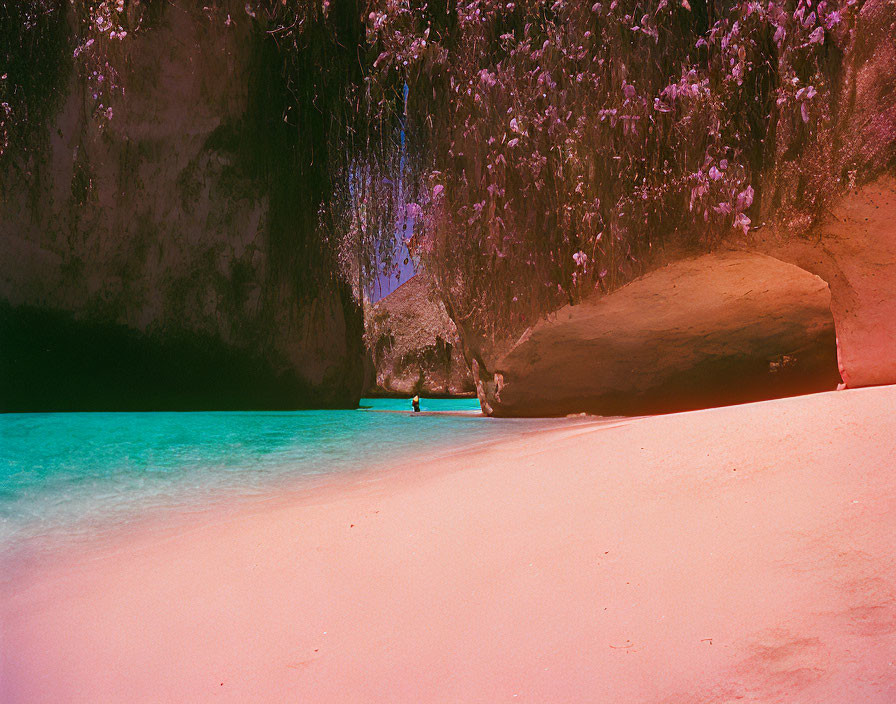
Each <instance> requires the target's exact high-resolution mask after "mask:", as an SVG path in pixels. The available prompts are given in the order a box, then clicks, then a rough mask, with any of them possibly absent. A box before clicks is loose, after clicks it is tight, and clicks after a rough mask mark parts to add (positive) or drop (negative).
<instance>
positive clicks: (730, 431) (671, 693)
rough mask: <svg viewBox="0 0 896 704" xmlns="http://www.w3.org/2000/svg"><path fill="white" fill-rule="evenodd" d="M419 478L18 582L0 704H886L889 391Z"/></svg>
mask: <svg viewBox="0 0 896 704" xmlns="http://www.w3.org/2000/svg"><path fill="white" fill-rule="evenodd" d="M420 459H421V461H420V462H419V463H418V464H416V465H413V466H404V467H394V468H388V469H384V470H382V471H379V472H376V473H371V474H366V475H363V476H361V477H355V478H354V479H352V480H346V481H345V482H343V483H341V484H334V485H332V486H328V487H326V488H324V489H319V490H316V491H314V492H312V493H305V494H298V495H290V496H278V497H275V498H272V499H271V500H268V501H261V502H257V503H254V504H252V505H249V506H241V507H240V508H238V509H231V510H224V509H221V510H217V511H214V512H211V513H206V514H203V515H199V516H196V517H194V518H193V519H189V520H186V519H185V520H180V521H177V522H175V523H173V524H165V525H155V524H154V523H153V522H152V521H149V522H147V523H146V524H145V525H142V526H141V527H140V528H139V529H133V530H131V531H129V532H128V533H127V534H125V535H121V536H120V537H118V538H117V539H116V540H115V542H114V544H113V545H109V544H105V543H104V544H103V545H96V546H94V547H91V548H86V549H84V550H80V551H78V553H76V554H69V555H66V556H64V558H62V559H60V560H57V561H56V562H55V563H54V564H51V565H47V564H42V565H35V566H31V567H28V568H27V569H25V568H23V569H21V570H20V571H19V572H18V573H17V574H16V575H15V576H14V577H13V578H12V579H11V580H9V581H8V582H7V584H6V586H4V587H3V590H4V591H3V593H2V600H0V625H2V630H0V637H2V640H0V650H2V661H0V700H2V701H3V702H6V703H8V704H18V703H24V702H28V703H38V702H53V703H57V702H90V703H91V704H94V703H96V702H205V701H224V702H338V703H340V704H347V703H350V702H599V703H615V702H620V703H626V704H636V703H641V702H643V703H645V704H646V703H650V704H654V703H656V704H659V703H661V702H665V703H669V704H683V703H694V704H696V703H700V702H705V703H710V702H712V703H716V702H719V703H722V702H735V701H738V702H740V701H743V702H763V704H773V703H775V702H788V703H790V702H794V703H796V702H800V703H803V702H807V703H808V702H812V703H817V702H824V703H826V704H840V703H842V704H847V703H848V704H854V703H858V702H862V703H864V704H891V703H892V702H894V701H896V472H894V470H896V387H880V388H868V389H858V390H849V391H842V392H831V393H824V394H817V395H811V396H803V397H798V398H790V399H784V400H778V401H770V402H764V403H755V404H750V405H745V406H735V407H729V408H720V409H712V410H705V411H697V412H691V413H682V414H676V415H668V416H658V417H649V418H641V419H632V420H624V421H620V422H617V423H606V422H604V423H600V422H595V423H593V424H583V425H578V426H575V427H570V428H565V429H560V430H548V431H543V432H538V433H533V434H529V435H526V436H524V437H522V438H517V439H515V440H513V441H505V442H500V443H495V444H492V445H490V446H488V447H485V448H481V449H477V450H475V451H471V452H466V453H462V454H457V455H456V456H454V457H452V458H450V459H445V460H438V461H429V460H427V458H420Z"/></svg>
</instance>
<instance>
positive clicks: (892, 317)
mask: <svg viewBox="0 0 896 704" xmlns="http://www.w3.org/2000/svg"><path fill="white" fill-rule="evenodd" d="M857 7H859V9H858V11H857V19H856V25H855V29H854V31H852V33H851V34H850V35H849V38H848V40H847V41H845V42H844V44H843V45H842V50H838V53H837V54H836V56H832V64H831V65H832V67H834V68H832V70H831V71H830V74H829V80H830V81H831V82H832V90H833V95H834V96H835V97H836V100H835V103H836V104H835V106H834V107H835V110H834V113H833V114H832V116H831V119H830V121H829V122H828V123H826V124H825V125H824V126H823V127H820V128H819V130H818V132H817V134H816V135H815V136H814V137H813V139H812V140H808V139H806V140H803V142H802V143H801V144H799V145H797V146H798V147H799V148H788V149H781V150H780V153H778V154H775V155H773V156H771V157H769V161H768V162H767V163H764V164H762V165H761V166H762V168H761V170H760V173H762V174H763V178H762V179H761V180H762V185H761V188H760V189H758V190H757V194H758V195H757V205H756V206H755V207H754V210H753V211H751V215H752V216H753V219H754V221H755V222H754V227H753V228H751V229H750V231H749V232H748V233H747V234H745V236H743V237H741V236H739V235H738V236H735V235H731V234H729V235H728V236H726V237H724V238H722V240H721V241H720V242H717V243H715V244H714V245H713V246H712V247H711V248H709V249H712V250H714V251H715V252H716V254H713V255H709V256H702V257H701V256H700V255H703V254H705V252H706V249H707V248H704V249H703V251H700V248H699V247H698V246H695V245H694V244H693V243H691V244H690V245H687V244H685V246H674V245H673V246H669V247H668V248H656V251H655V252H654V253H653V255H651V257H650V258H648V259H647V260H645V261H644V262H642V266H643V269H642V271H643V276H642V277H641V278H638V279H636V280H634V281H633V282H632V283H629V284H628V285H627V286H624V287H623V288H621V289H619V290H617V291H615V292H613V293H611V294H609V295H607V296H606V297H605V298H604V299H601V298H600V297H599V296H598V297H592V298H586V300H585V301H584V302H583V303H582V304H581V305H579V306H568V307H564V308H562V309H560V310H559V311H554V312H553V313H551V314H548V315H545V316H543V317H542V319H541V320H539V321H538V322H537V323H535V324H534V325H531V326H529V327H527V328H526V329H524V330H522V331H520V332H517V333H516V334H513V335H503V336H502V335H498V336H494V337H489V335H488V334H485V333H483V332H482V331H481V330H474V329H473V328H472V326H470V325H468V324H465V323H464V322H462V321H464V319H465V318H466V317H468V316H467V315H465V314H466V313H467V311H463V310H456V309H454V308H453V307H452V305H451V303H452V301H451V296H450V292H447V293H446V300H447V302H448V304H449V310H451V313H452V317H453V318H454V319H455V320H456V321H461V323H460V324H459V325H458V330H459V334H460V337H461V340H462V343H463V348H464V351H465V355H466V357H467V359H468V360H469V361H470V365H471V368H472V371H473V375H474V379H475V382H476V386H477V392H478V395H479V397H480V400H481V402H482V405H483V409H484V410H485V411H486V412H488V413H494V414H499V415H535V414H539V413H547V414H563V413H575V412H580V411H593V412H599V413H645V412H653V411H657V410H676V409H681V408H696V407H699V406H706V405H714V404H718V403H731V402H736V401H746V400H756V399H760V398H771V397H774V396H778V395H783V394H785V393H798V392H800V391H809V390H813V389H818V390H821V389H825V388H832V387H833V386H834V385H835V384H836V382H837V381H838V379H837V374H836V373H835V372H836V370H832V359H833V358H834V354H836V357H837V360H838V362H839V377H840V378H841V379H842V382H843V383H844V384H845V385H846V386H850V387H855V386H868V385H874V384H892V383H896V225H894V223H896V71H894V69H893V66H894V65H896V5H894V4H893V3H892V2H889V1H888V0H868V1H867V2H865V3H863V4H861V6H857ZM778 127H779V130H778V132H779V134H778V137H779V138H780V136H781V132H782V131H784V129H785V128H786V124H785V123H782V124H780V125H779V126H778ZM767 136H768V138H769V139H773V138H774V137H775V133H774V130H772V131H771V132H770V133H769V135H767ZM779 141H781V143H782V144H785V143H786V142H785V141H784V140H780V139H779ZM760 203H761V204H760ZM818 204H823V208H822V210H823V214H821V215H820V217H816V219H815V220H814V221H813V220H812V218H811V217H810V216H809V214H808V211H810V210H811V209H812V208H813V207H815V206H817V205H818ZM731 249H735V250H739V251H740V253H739V254H731V253H726V251H728V250H731ZM760 255H762V256H760ZM764 255H768V256H770V257H774V258H775V259H776V260H778V261H774V260H771V259H769V258H768V256H764ZM695 257H700V258H695ZM731 257H737V258H739V259H738V261H740V264H738V267H737V269H738V271H739V272H740V273H739V274H738V275H737V276H734V277H731V276H730V274H732V273H733V272H732V270H730V269H728V265H727V264H725V262H730V261H733V260H731V259H730V258H731ZM567 266H569V267H572V262H569V263H568V264H567ZM663 267H665V268H663ZM717 267H718V270H716V268H717ZM812 275H817V277H819V278H815V276H812ZM828 288H829V292H828ZM759 291H765V292H766V295H767V296H768V297H765V298H762V297H760V298H761V300H759V299H755V298H754V297H755V296H757V295H758V293H757V292H759ZM722 303H724V305H723V306H722V307H720V308H717V309H716V308H714V306H717V305H722ZM826 306H830V308H829V310H827V311H825V307H826ZM708 342H711V344H709V346H707V343H708Z"/></svg>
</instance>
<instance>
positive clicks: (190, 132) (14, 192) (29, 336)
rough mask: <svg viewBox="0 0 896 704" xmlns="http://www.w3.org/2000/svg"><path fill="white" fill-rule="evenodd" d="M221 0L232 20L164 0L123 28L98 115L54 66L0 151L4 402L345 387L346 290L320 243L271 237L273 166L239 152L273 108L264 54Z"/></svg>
mask: <svg viewBox="0 0 896 704" xmlns="http://www.w3.org/2000/svg"><path fill="white" fill-rule="evenodd" d="M226 4H227V3H225V5H226ZM229 4H230V5H232V6H233V7H225V8H224V9H225V10H228V9H229V10H230V12H232V14H233V17H235V18H241V20H238V21H236V22H233V23H228V24H227V25H225V24H223V23H222V22H221V21H218V20H221V19H223V17H225V16H226V14H227V13H226V12H225V13H223V14H222V13H220V12H219V13H216V14H210V13H208V12H205V11H203V9H202V8H201V7H199V6H198V5H196V6H195V7H194V6H193V5H190V4H188V5H189V6H188V7H187V6H184V7H181V6H175V5H170V4H166V5H165V8H164V9H163V11H162V12H161V14H160V16H159V17H158V18H157V20H156V22H155V23H154V25H153V26H152V27H151V28H149V29H147V30H145V31H143V32H141V33H140V34H139V35H138V36H135V37H133V38H131V39H129V41H128V42H124V43H122V48H121V51H122V52H125V53H126V55H125V56H123V57H119V60H118V61H117V64H118V65H119V67H120V68H121V81H122V85H123V86H124V88H125V94H124V95H123V96H121V97H120V98H119V99H117V100H116V101H115V102H114V103H113V108H114V117H113V118H112V119H111V120H110V121H109V122H108V123H103V122H99V121H97V120H95V119H94V117H93V116H92V115H91V114H90V112H91V111H90V108H91V106H92V104H93V103H92V100H91V96H90V95H88V92H89V90H90V89H89V88H88V84H87V82H86V81H84V80H83V78H82V77H81V76H79V75H78V74H77V73H76V71H75V68H71V69H70V70H71V71H72V73H71V75H70V76H69V79H68V90H67V94H66V97H65V99H64V101H63V102H62V105H61V108H60V109H59V111H58V113H57V114H56V115H55V117H53V118H52V119H51V121H50V122H49V124H47V125H46V126H45V127H44V128H43V129H42V130H41V133H40V135H39V136H40V140H39V145H40V146H39V148H38V149H36V150H35V151H34V152H33V153H32V154H31V155H29V156H23V157H22V158H15V156H14V158H13V159H11V160H8V161H7V164H6V166H5V167H4V172H3V173H2V174H0V185H2V202H0V253H2V256H0V314H2V315H0V323H2V330H3V340H2V341H0V355H2V382H0V383H2V387H0V403H2V406H3V408H4V409H5V410H14V409H16V408H22V409H32V408H78V407H82V406H84V407H104V408H122V407H129V408H130V407H141V408H142V407H152V408H161V407H178V408H180V407H197V408H213V407H298V406H307V405H312V406H318V405H326V406H331V405H337V406H351V405H354V404H355V403H356V402H357V399H358V398H359V396H360V393H361V387H362V383H363V371H362V353H363V350H362V342H361V334H362V330H361V317H360V313H359V311H358V309H357V306H356V304H355V303H354V301H353V299H352V296H351V292H350V289H349V287H348V286H347V285H345V284H344V282H342V281H340V280H339V278H338V276H336V275H334V273H333V272H332V271H327V270H326V268H327V267H328V266H330V264H329V262H328V260H327V259H326V258H325V257H319V258H317V259H316V260H313V259H312V260H311V261H312V263H311V265H310V266H309V264H308V261H309V260H308V259H307V258H306V259H305V260H304V261H301V260H295V261H293V260H290V258H289V257H283V256H278V255H277V254H276V253H275V249H274V247H273V246H272V244H273V243H274V241H275V240H276V241H277V242H279V243H280V249H279V250H278V251H279V252H281V253H282V252H287V253H288V252H289V251H290V249H291V245H290V244H289V238H290V236H291V234H292V233H290V232H289V231H288V230H289V228H290V226H291V225H290V219H289V218H288V217H287V218H284V217H282V211H281V214H280V215H281V217H278V218H274V217H272V207H271V200H272V198H271V187H270V182H271V181H272V179H270V178H268V179H265V178H260V177H259V173H258V169H257V168H256V169H255V170H254V171H253V169H249V168H247V167H246V165H245V163H244V161H245V159H246V152H247V149H248V150H249V151H251V145H252V143H253V139H254V137H255V136H256V135H257V133H260V132H265V131H266V125H265V122H264V120H265V119H271V120H280V121H282V120H281V116H280V114H279V113H278V112H277V108H278V106H276V105H274V106H266V105H264V104H259V101H261V102H262V103H263V101H264V100H265V99H266V94H265V92H264V91H262V90H259V89H258V88H257V85H256V84H257V83H258V82H259V81H268V82H270V81H272V80H273V81H276V71H272V69H271V67H270V66H265V65H263V64H259V56H260V55H261V52H260V39H259V37H258V36H257V34H255V33H254V32H256V30H254V29H253V28H252V25H251V23H250V22H248V20H247V18H246V16H245V12H244V11H243V9H242V6H241V5H240V3H237V2H231V3H229ZM268 108H270V109H268ZM247 145H248V148H247ZM268 151H269V152H271V153H273V155H274V157H273V158H277V156H278V155H277V150H275V149H274V150H268ZM282 158H284V159H285V158H286V154H285V153H284V154H282ZM265 166H266V168H268V169H269V170H270V169H271V168H273V169H274V170H275V171H276V169H280V170H282V171H283V172H284V173H286V170H287V169H288V167H289V165H288V164H285V163H284V164H273V166H272V165H271V164H270V163H268V164H266V165H265ZM281 195H282V194H281ZM282 203H283V198H282V197H281V199H280V204H281V205H282ZM305 215H307V214H303V213H297V214H296V220H299V219H300V218H303V217H304V216H305ZM312 219H313V218H312ZM284 241H286V242H287V244H286V245H285V246H284V245H283V242H284ZM300 245H301V246H304V247H305V248H306V249H307V248H308V246H309V244H308V242H307V241H305V242H299V243H297V245H296V247H299V246H300ZM315 267H317V270H315ZM108 349H116V350H118V351H119V352H120V355H119V356H118V357H117V358H115V359H109V355H108V354H107V350H108ZM122 357H123V358H122ZM98 360H104V361H103V362H100V361H98ZM110 365H112V366H113V367H114V368H115V369H114V370H113V371H111V372H110ZM185 366H186V367H187V368H184V367H185ZM47 379H56V380H57V381H58V382H59V383H58V385H57V388H56V389H54V388H53V386H54V385H53V384H47V383H46V381H47ZM63 382H65V383H63ZM234 389H238V391H234Z"/></svg>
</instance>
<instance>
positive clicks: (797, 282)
mask: <svg viewBox="0 0 896 704" xmlns="http://www.w3.org/2000/svg"><path fill="white" fill-rule="evenodd" d="M483 361H484V362H485V365H484V366H485V368H487V372H486V371H485V369H483V368H482V367H481V366H480V368H479V377H480V381H481V383H482V389H483V393H482V396H483V398H482V400H483V401H484V404H483V405H484V406H488V407H489V408H490V409H491V411H492V413H493V414H494V415H514V416H536V415H562V414H568V413H577V412H589V413H598V414H603V415H614V414H639V413H653V412H664V411H677V410H685V409H693V408H700V407H707V406H715V405H722V404H731V403H738V402H746V401H755V400H760V399H767V398H774V397H780V396H787V395H793V394H797V393H803V392H809V391H820V390H832V389H834V388H836V386H837V383H838V381H839V377H838V374H837V357H836V340H835V333H834V325H833V318H832V316H831V310H830V293H829V290H828V286H827V284H825V282H824V281H822V280H821V279H819V278H818V277H817V276H814V275H812V274H810V273H808V272H806V271H805V270H803V269H800V268H798V267H796V266H793V265H790V264H786V263H784V262H781V261H779V260H777V259H774V258H771V257H768V256H764V255H758V254H749V253H744V252H727V253H719V254H708V255H703V256H700V257H697V258H693V259H685V260H681V261H677V262H674V263H672V264H670V265H668V266H666V267H664V268H661V269H658V270H656V271H653V272H651V273H649V274H647V275H645V276H643V277H641V278H639V279H637V280H635V281H633V282H632V283H630V284H628V285H627V286H624V287H623V288H621V289H619V290H618V291H616V292H614V293H612V294H610V295H607V296H602V297H595V298H592V299H587V300H585V301H584V302H583V303H581V304H579V305H576V306H566V307H564V308H561V309H560V310H559V311H557V312H556V313H555V314H553V315H551V316H549V317H548V318H546V319H544V320H542V321H540V322H539V323H537V324H536V325H535V326H534V327H532V328H530V329H529V330H527V331H526V332H525V333H524V334H523V336H522V337H521V338H520V339H519V340H518V341H517V342H516V344H515V345H513V347H512V348H510V350H509V351H508V352H507V353H506V354H504V355H503V356H501V357H500V358H499V359H494V360H483Z"/></svg>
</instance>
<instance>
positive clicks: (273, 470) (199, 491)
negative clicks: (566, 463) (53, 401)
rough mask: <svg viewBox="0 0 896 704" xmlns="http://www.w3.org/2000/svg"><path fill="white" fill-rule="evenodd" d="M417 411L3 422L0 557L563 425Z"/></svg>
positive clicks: (5, 418)
mask: <svg viewBox="0 0 896 704" xmlns="http://www.w3.org/2000/svg"><path fill="white" fill-rule="evenodd" d="M409 407H410V402H409V401H407V400H404V399H362V402H361V408H360V409H358V410H354V411H294V412H276V411H272V412H260V411H245V412H205V413H36V414H8V415H0V555H3V554H6V555H7V556H9V555H10V554H11V553H12V551H14V550H15V549H16V548H21V547H23V546H25V545H29V546H32V547H33V545H34V544H35V543H40V544H41V545H42V546H48V545H53V544H57V545H58V544H63V543H65V541H67V540H72V539H79V538H85V537H89V536H90V535H92V534H95V533H97V532H99V531H101V530H103V531H104V530H109V529H112V528H116V527H120V526H122V525H126V524H128V523H129V522H132V521H134V520H136V519H138V518H142V517H146V516H151V515H152V514H153V512H161V511H164V510H165V509H171V508H178V507H185V506H186V507H190V506H203V505H206V504H208V503H211V502H214V501H218V500H223V499H227V498H231V497H250V496H258V495H265V494H269V493H271V492H272V490H274V489H275V488H276V487H279V486H283V485H284V484H289V485H290V486H297V487H301V486H302V485H303V484H308V485H311V484H314V483H317V482H320V481H322V480H326V479H327V478H329V477H334V476H337V475H342V474H345V473H348V472H356V471H359V470H364V469H369V468H371V467H374V466H378V465H382V464H384V463H387V462H391V461H400V460H402V459H405V458H408V457H409V456H422V457H425V458H430V457H432V456H434V455H438V454H442V453H445V452H450V451H451V450H452V449H453V448H455V447H460V446H467V445H471V444H475V443H478V442H482V441H486V440H490V439H493V438H496V437H500V436H505V435H508V434H513V433H516V432H520V431H523V430H526V429H534V428H537V427H545V426H546V425H547V424H548V423H553V424H556V423H557V421H544V420H522V419H521V420H500V419H492V418H484V417H482V416H481V415H479V414H478V413H477V412H478V410H479V404H478V401H476V399H460V400H455V399H436V400H432V399H421V409H422V410H423V411H465V412H466V414H458V415H429V414H421V415H419V416H413V415H412V414H410V413H397V412H394V411H409V410H410V408H409ZM380 411H393V412H380Z"/></svg>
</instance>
